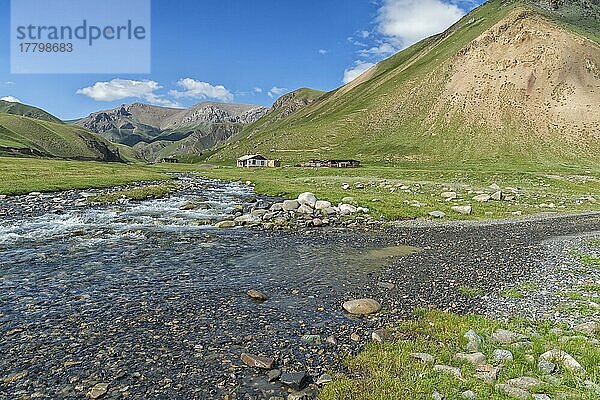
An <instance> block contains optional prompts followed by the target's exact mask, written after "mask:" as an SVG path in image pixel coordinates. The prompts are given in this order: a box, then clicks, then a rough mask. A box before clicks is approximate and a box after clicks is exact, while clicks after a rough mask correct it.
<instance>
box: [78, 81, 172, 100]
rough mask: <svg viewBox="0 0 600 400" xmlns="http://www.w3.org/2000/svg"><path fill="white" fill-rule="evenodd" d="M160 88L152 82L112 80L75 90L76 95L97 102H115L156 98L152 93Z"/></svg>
mask: <svg viewBox="0 0 600 400" xmlns="http://www.w3.org/2000/svg"><path fill="white" fill-rule="evenodd" d="M160 88H161V86H160V85H159V84H158V83H157V82H154V81H132V80H127V79H113V80H112V81H110V82H96V83H94V84H93V85H92V86H88V87H85V88H82V89H79V90H77V94H83V95H85V96H87V97H90V98H92V99H94V100H97V101H115V100H122V99H127V98H131V97H134V98H139V99H144V100H147V99H149V98H152V97H153V96H156V95H155V94H154V91H156V90H158V89H160Z"/></svg>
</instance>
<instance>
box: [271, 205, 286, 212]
mask: <svg viewBox="0 0 600 400" xmlns="http://www.w3.org/2000/svg"><path fill="white" fill-rule="evenodd" d="M269 210H271V211H274V212H278V211H283V203H274V204H273V205H272V206H271V208H269Z"/></svg>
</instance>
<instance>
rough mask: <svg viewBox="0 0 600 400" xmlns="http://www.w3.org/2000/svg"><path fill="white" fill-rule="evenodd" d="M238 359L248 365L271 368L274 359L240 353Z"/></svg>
mask: <svg viewBox="0 0 600 400" xmlns="http://www.w3.org/2000/svg"><path fill="white" fill-rule="evenodd" d="M240 359H241V360H242V361H243V362H244V364H246V365H247V366H249V367H253V368H261V369H272V368H273V364H274V363H275V361H274V360H273V359H272V358H269V357H261V356H255V355H254V354H249V353H242V355H241V356H240Z"/></svg>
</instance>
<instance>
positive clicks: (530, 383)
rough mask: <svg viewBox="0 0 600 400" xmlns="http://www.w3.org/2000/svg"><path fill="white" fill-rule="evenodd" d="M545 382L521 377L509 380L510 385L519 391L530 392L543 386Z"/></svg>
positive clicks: (529, 377)
mask: <svg viewBox="0 0 600 400" xmlns="http://www.w3.org/2000/svg"><path fill="white" fill-rule="evenodd" d="M543 383H544V382H542V381H540V380H539V379H537V378H533V377H531V376H521V377H519V378H514V379H509V380H508V384H509V385H511V386H514V387H518V388H519V389H523V390H529V389H531V388H533V387H535V386H539V385H542V384H543Z"/></svg>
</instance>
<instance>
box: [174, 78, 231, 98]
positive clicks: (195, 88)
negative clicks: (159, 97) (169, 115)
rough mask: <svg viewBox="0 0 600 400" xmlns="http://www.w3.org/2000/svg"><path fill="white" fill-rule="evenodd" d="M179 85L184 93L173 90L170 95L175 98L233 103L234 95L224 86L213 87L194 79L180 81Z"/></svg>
mask: <svg viewBox="0 0 600 400" xmlns="http://www.w3.org/2000/svg"><path fill="white" fill-rule="evenodd" d="M177 85H178V86H180V87H181V88H183V91H177V90H171V91H170V92H169V93H170V94H171V96H173V97H175V98H182V97H189V98H193V99H216V100H220V101H223V102H225V103H231V102H232V101H233V94H232V93H231V92H230V91H229V90H227V89H226V88H225V87H224V86H222V85H216V86H213V85H211V84H210V83H208V82H200V81H197V80H194V79H192V78H185V79H180V80H179V82H177Z"/></svg>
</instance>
